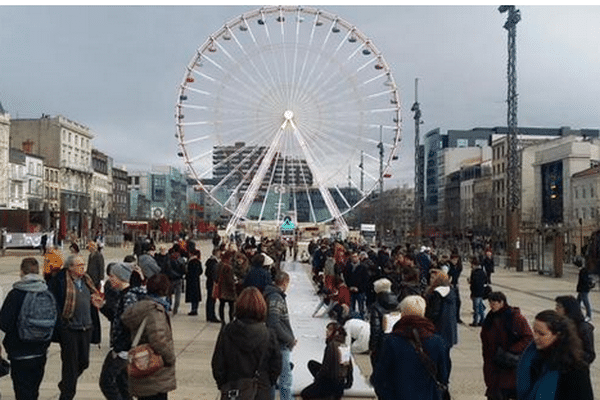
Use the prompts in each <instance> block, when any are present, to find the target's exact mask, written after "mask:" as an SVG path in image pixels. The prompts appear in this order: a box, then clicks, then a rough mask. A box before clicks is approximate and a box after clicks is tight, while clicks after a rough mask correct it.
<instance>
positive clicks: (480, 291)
mask: <svg viewBox="0 0 600 400" xmlns="http://www.w3.org/2000/svg"><path fill="white" fill-rule="evenodd" d="M487 282H488V280H487V275H486V273H485V271H484V270H483V268H481V266H479V267H477V268H475V269H473V270H471V277H470V278H469V285H470V289H471V298H472V299H474V298H476V297H483V295H484V290H485V285H486V284H487Z"/></svg>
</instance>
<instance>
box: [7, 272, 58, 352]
mask: <svg viewBox="0 0 600 400" xmlns="http://www.w3.org/2000/svg"><path fill="white" fill-rule="evenodd" d="M47 289H48V286H46V283H45V282H44V279H43V278H42V277H41V276H40V275H37V274H28V275H25V276H24V277H23V278H21V280H20V281H17V282H15V284H14V285H13V289H12V290H11V291H10V292H8V294H7V295H6V298H5V299H4V303H2V309H1V310H0V329H1V330H2V331H4V332H5V335H4V340H3V342H2V344H3V345H4V349H5V350H6V353H7V355H8V359H9V360H14V359H18V358H21V357H30V356H43V355H45V354H46V351H47V350H48V347H49V346H50V341H47V342H23V341H22V340H21V339H20V338H19V334H18V332H17V321H18V319H19V314H20V313H21V307H22V306H23V301H24V300H25V296H26V295H27V293H28V292H42V291H44V290H47Z"/></svg>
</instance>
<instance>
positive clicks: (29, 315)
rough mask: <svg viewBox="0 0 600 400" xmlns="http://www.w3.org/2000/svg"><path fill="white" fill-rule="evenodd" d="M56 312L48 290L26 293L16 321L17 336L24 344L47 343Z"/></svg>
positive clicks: (52, 297) (56, 315)
mask: <svg viewBox="0 0 600 400" xmlns="http://www.w3.org/2000/svg"><path fill="white" fill-rule="evenodd" d="M57 317H58V311H57V309H56V300H54V296H53V295H52V293H50V291H49V290H44V291H42V292H27V294H26V295H25V299H24V300H23V305H22V306H21V312H20V313H19V318H18V319H17V334H18V335H19V339H21V340H22V341H24V342H49V341H50V339H52V333H53V332H54V326H55V325H56V319H57Z"/></svg>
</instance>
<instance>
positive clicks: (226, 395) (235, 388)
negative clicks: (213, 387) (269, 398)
mask: <svg viewBox="0 0 600 400" xmlns="http://www.w3.org/2000/svg"><path fill="white" fill-rule="evenodd" d="M266 354H267V351H266V349H265V350H263V351H262V352H261V356H260V360H259V361H258V365H257V366H256V369H255V370H254V376H253V377H252V378H240V379H236V380H235V381H229V382H226V383H225V384H223V385H222V386H221V400H254V399H255V398H256V395H257V394H258V379H259V378H260V372H259V369H260V366H261V365H262V364H263V361H264V359H265V356H266Z"/></svg>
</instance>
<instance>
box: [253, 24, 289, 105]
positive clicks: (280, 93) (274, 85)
mask: <svg viewBox="0 0 600 400" xmlns="http://www.w3.org/2000/svg"><path fill="white" fill-rule="evenodd" d="M265 25H266V24H265ZM248 34H249V35H250V37H251V38H252V42H253V43H254V45H255V47H256V51H257V52H258V53H259V58H260V60H261V61H262V65H263V67H264V70H265V72H266V73H267V76H268V77H269V79H270V80H271V86H270V87H272V88H274V89H276V91H275V92H276V93H277V97H278V98H279V99H280V101H282V102H283V99H285V95H284V93H283V91H282V90H281V87H280V85H277V82H276V81H275V77H274V76H273V73H272V72H271V68H270V67H269V63H267V62H266V60H265V57H264V54H263V49H262V48H261V45H260V43H259V42H258V41H257V40H256V36H255V35H254V33H253V31H252V27H251V26H250V25H248Z"/></svg>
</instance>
